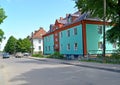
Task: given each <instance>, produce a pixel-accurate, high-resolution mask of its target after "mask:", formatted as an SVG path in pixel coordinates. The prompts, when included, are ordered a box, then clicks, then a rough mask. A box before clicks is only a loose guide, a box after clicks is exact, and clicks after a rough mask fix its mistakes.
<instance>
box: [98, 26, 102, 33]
mask: <svg viewBox="0 0 120 85" xmlns="http://www.w3.org/2000/svg"><path fill="white" fill-rule="evenodd" d="M98 33H99V34H102V26H101V25H98Z"/></svg>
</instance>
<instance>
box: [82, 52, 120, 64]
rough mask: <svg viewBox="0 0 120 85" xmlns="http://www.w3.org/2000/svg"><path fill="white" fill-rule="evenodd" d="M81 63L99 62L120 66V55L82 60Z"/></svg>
mask: <svg viewBox="0 0 120 85" xmlns="http://www.w3.org/2000/svg"><path fill="white" fill-rule="evenodd" d="M80 61H86V62H97V63H108V64H120V55H119V54H112V55H111V56H106V57H105V58H103V56H97V57H96V58H89V57H88V58H81V60H80Z"/></svg>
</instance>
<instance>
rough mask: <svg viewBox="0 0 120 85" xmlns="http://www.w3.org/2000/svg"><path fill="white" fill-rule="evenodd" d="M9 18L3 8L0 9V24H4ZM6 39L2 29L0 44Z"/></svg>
mask: <svg viewBox="0 0 120 85" xmlns="http://www.w3.org/2000/svg"><path fill="white" fill-rule="evenodd" d="M6 17H7V16H6V15H5V11H4V9H3V8H0V24H1V23H3V20H4V19H5V18H6ZM3 38H4V32H3V31H2V29H0V42H2V39H3Z"/></svg>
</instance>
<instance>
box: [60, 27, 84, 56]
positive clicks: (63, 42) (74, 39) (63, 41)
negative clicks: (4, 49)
mask: <svg viewBox="0 0 120 85" xmlns="http://www.w3.org/2000/svg"><path fill="white" fill-rule="evenodd" d="M74 28H77V35H74ZM68 30H70V36H69V37H68V36H67V31H68ZM61 32H62V37H61ZM61 32H60V36H59V39H60V53H61V54H74V55H82V54H83V41H82V26H81V25H79V26H76V27H73V28H70V29H67V30H64V31H61ZM68 43H69V44H70V50H68V49H67V44H68ZM74 43H77V44H78V48H77V50H75V49H74Z"/></svg>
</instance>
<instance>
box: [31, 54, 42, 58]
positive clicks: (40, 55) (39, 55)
mask: <svg viewBox="0 0 120 85" xmlns="http://www.w3.org/2000/svg"><path fill="white" fill-rule="evenodd" d="M32 56H33V57H40V58H43V57H44V56H43V55H42V54H33V55H32Z"/></svg>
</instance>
